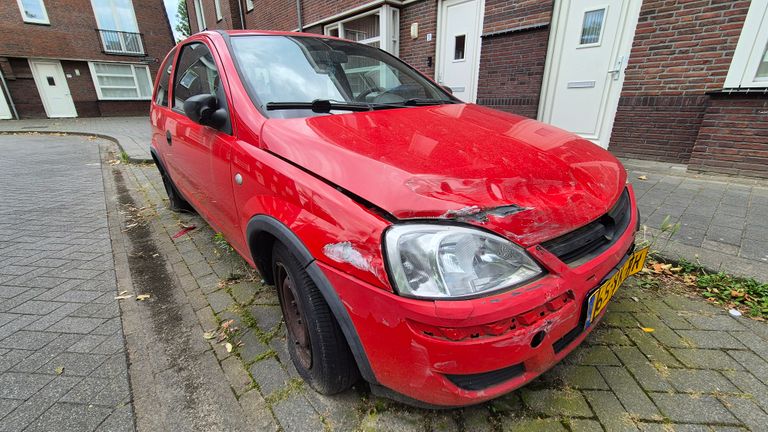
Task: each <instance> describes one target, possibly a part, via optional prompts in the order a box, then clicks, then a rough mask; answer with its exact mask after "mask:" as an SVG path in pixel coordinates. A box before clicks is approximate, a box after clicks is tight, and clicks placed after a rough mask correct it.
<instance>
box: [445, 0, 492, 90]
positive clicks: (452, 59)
mask: <svg viewBox="0 0 768 432" xmlns="http://www.w3.org/2000/svg"><path fill="white" fill-rule="evenodd" d="M482 9H483V2H482V0H445V1H443V2H441V3H440V17H439V29H438V39H437V41H438V42H437V43H438V45H439V48H438V56H437V58H438V63H437V82H439V83H440V84H442V85H444V86H446V87H450V88H451V90H452V91H453V95H454V96H456V97H458V98H459V99H461V100H463V101H465V102H474V101H475V99H476V98H477V71H478V66H479V64H480V32H481V31H482V25H483V10H482Z"/></svg>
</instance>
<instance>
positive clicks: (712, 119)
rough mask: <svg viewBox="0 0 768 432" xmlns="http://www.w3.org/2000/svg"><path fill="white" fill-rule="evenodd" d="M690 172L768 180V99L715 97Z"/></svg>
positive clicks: (711, 100) (698, 140)
mask: <svg viewBox="0 0 768 432" xmlns="http://www.w3.org/2000/svg"><path fill="white" fill-rule="evenodd" d="M688 169H689V170H692V171H706V172H713V173H720V174H735V175H741V176H751V177H762V178H768V97H767V96H766V95H758V96H748V95H713V96H712V97H711V99H710V101H709V106H708V107H707V109H706V112H705V113H704V116H703V119H702V122H701V128H700V129H699V133H698V136H697V139H696V145H695V146H694V147H693V153H692V154H691V160H690V163H689V165H688Z"/></svg>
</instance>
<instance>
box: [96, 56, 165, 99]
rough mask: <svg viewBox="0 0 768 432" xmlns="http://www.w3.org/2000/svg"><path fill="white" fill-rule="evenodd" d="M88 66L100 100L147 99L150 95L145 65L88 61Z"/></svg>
mask: <svg viewBox="0 0 768 432" xmlns="http://www.w3.org/2000/svg"><path fill="white" fill-rule="evenodd" d="M88 66H89V67H90V69H91V77H92V78H93V85H94V86H95V87H96V94H97V95H98V96H99V99H100V100H126V99H129V100H130V99H133V100H148V99H150V97H151V95H152V80H151V79H150V77H149V67H148V66H146V65H135V64H124V63H94V62H90V63H88Z"/></svg>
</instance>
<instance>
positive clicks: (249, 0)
mask: <svg viewBox="0 0 768 432" xmlns="http://www.w3.org/2000/svg"><path fill="white" fill-rule="evenodd" d="M252 10H253V0H245V11H246V12H250V11H252Z"/></svg>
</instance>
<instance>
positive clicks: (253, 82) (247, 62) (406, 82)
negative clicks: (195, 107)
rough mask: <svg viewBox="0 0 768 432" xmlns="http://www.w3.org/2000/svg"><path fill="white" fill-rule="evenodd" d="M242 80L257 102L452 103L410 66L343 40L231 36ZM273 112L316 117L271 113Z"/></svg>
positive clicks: (308, 112)
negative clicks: (319, 100)
mask: <svg viewBox="0 0 768 432" xmlns="http://www.w3.org/2000/svg"><path fill="white" fill-rule="evenodd" d="M232 52H233V54H234V57H235V60H236V62H237V64H238V66H239V67H238V72H239V73H240V74H241V79H242V80H243V81H244V83H245V84H246V86H247V87H248V89H249V93H250V94H251V96H252V97H253V99H254V103H256V104H258V106H260V108H262V109H265V108H266V105H267V104H269V103H270V102H312V101H314V100H316V99H327V100H331V101H338V102H354V103H375V104H393V105H396V104H403V103H406V102H407V101H409V100H411V99H429V100H433V101H435V102H437V103H439V102H452V101H453V99H452V98H451V96H450V95H448V94H447V93H446V92H445V91H444V90H442V89H440V88H438V87H437V86H436V85H435V84H434V83H432V82H430V81H429V80H428V79H426V78H424V77H423V76H422V75H420V74H419V73H418V72H416V71H415V70H413V69H412V68H411V67H409V66H408V65H406V64H405V63H403V62H402V61H400V60H398V59H397V58H395V57H393V56H391V55H389V54H387V53H386V52H384V51H382V50H380V49H378V48H375V47H371V46H368V45H363V44H358V43H353V42H349V41H344V40H338V39H326V38H318V37H303V36H277V35H275V36H273V35H254V36H236V37H233V38H232ZM268 115H269V116H272V117H274V116H281V117H293V116H310V115H315V114H314V113H312V112H311V111H308V110H303V111H279V112H278V111H270V112H269V114H268Z"/></svg>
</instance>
